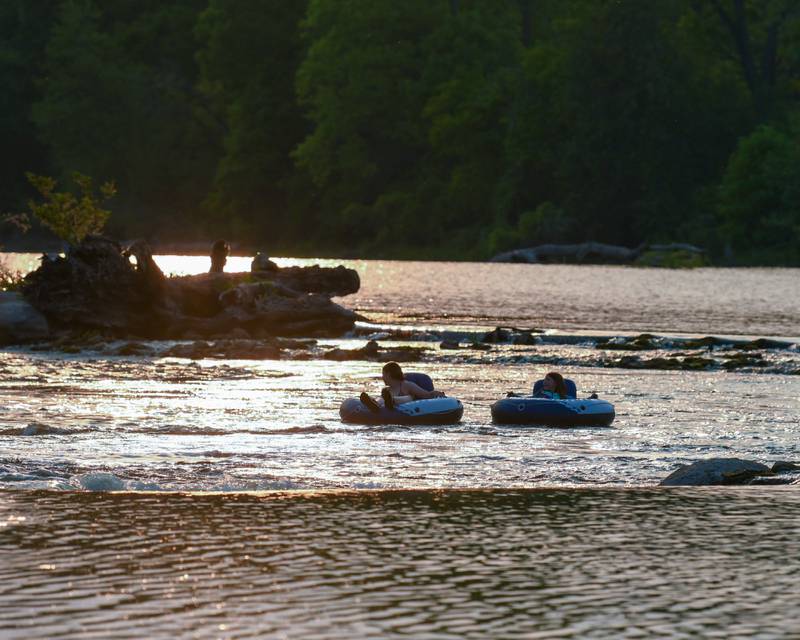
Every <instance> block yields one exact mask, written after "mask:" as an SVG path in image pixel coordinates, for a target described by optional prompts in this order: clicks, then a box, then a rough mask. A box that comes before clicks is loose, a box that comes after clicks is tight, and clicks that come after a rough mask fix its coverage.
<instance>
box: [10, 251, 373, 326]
mask: <svg viewBox="0 0 800 640" xmlns="http://www.w3.org/2000/svg"><path fill="white" fill-rule="evenodd" d="M131 258H135V260H131ZM359 286H360V282H359V278H358V273H356V272H355V271H354V270H352V269H345V268H344V267H337V268H336V269H324V268H321V267H318V266H314V267H307V268H306V267H292V268H289V269H277V268H276V269H275V270H271V271H268V272H258V273H206V274H201V275H197V276H186V277H179V278H167V277H165V276H164V274H163V273H162V272H161V270H160V269H159V268H158V265H157V264H156V263H155V261H154V260H153V257H152V253H151V251H150V249H149V247H147V245H146V244H144V243H141V242H137V243H134V244H133V245H132V246H131V247H129V248H128V249H127V250H124V251H123V249H122V247H121V246H120V245H119V244H118V243H116V242H114V241H112V240H109V239H107V238H103V237H100V236H90V237H88V238H86V239H85V240H84V241H83V242H82V243H81V244H80V245H78V246H77V247H74V248H73V249H71V250H70V252H69V253H68V254H67V255H66V256H65V257H63V258H57V259H55V260H44V261H43V262H42V265H41V266H40V267H39V268H38V269H37V270H36V271H34V272H32V273H31V274H29V275H28V276H26V278H25V283H24V285H23V287H22V292H23V295H24V296H25V298H26V300H27V301H28V302H29V303H30V304H31V305H32V306H33V307H34V308H35V309H37V310H38V311H39V312H41V313H42V314H43V315H44V316H45V317H46V318H47V321H48V322H49V324H50V327H51V328H53V329H54V330H56V331H67V332H82V331H100V332H103V333H106V334H110V335H114V336H139V337H143V338H153V339H180V338H183V337H186V336H223V337H224V336H225V335H226V334H229V333H231V332H233V331H237V330H238V331H239V333H240V334H241V333H242V332H243V331H244V332H247V334H250V335H253V336H256V337H266V336H298V335H307V336H330V335H341V334H342V333H344V332H346V331H348V330H350V329H352V328H353V325H354V323H355V321H356V320H357V319H359V317H360V316H358V315H357V314H356V313H354V312H353V311H350V310H348V309H345V308H344V307H342V306H340V305H338V304H336V303H334V302H333V301H332V300H331V296H334V295H337V296H341V295H347V294H349V293H355V292H356V291H358V289H359Z"/></svg>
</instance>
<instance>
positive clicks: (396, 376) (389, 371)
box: [383, 362, 403, 380]
mask: <svg viewBox="0 0 800 640" xmlns="http://www.w3.org/2000/svg"><path fill="white" fill-rule="evenodd" d="M383 372H384V373H385V374H386V375H387V376H389V377H390V378H392V380H403V370H402V369H401V368H400V365H399V364H397V363H396V362H387V363H386V364H385V365H383Z"/></svg>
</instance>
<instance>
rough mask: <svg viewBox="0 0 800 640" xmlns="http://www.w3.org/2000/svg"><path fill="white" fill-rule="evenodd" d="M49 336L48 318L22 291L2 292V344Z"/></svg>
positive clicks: (0, 328)
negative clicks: (26, 298)
mask: <svg viewBox="0 0 800 640" xmlns="http://www.w3.org/2000/svg"><path fill="white" fill-rule="evenodd" d="M49 336H50V326H49V325H48V323H47V319H46V318H45V317H44V315H42V314H41V313H40V312H39V311H37V310H36V309H35V308H34V307H33V305H31V304H30V303H29V302H28V301H27V300H25V298H24V297H23V296H22V294H21V293H19V292H17V291H3V292H0V344H3V345H6V344H19V343H22V342H34V341H36V340H46V339H47V338H48V337H49Z"/></svg>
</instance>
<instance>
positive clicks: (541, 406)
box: [492, 397, 614, 427]
mask: <svg viewBox="0 0 800 640" xmlns="http://www.w3.org/2000/svg"><path fill="white" fill-rule="evenodd" d="M492 420H493V421H494V422H498V423H501V424H541V425H546V426H551V427H589V426H598V427H607V426H608V425H610V424H611V423H612V422H614V405H612V404H611V403H610V402H607V401H606V400H593V399H586V400H578V399H577V398H568V399H566V400H550V399H549V398H532V397H522V398H503V399H502V400H498V401H497V402H495V403H494V404H493V405H492Z"/></svg>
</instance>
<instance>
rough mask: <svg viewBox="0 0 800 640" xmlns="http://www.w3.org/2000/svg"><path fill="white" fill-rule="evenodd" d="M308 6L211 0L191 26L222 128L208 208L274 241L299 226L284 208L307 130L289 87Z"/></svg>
mask: <svg viewBox="0 0 800 640" xmlns="http://www.w3.org/2000/svg"><path fill="white" fill-rule="evenodd" d="M305 10H306V3H305V2H283V1H281V0H268V1H266V2H264V1H257V0H246V1H244V2H242V1H239V0H212V1H211V2H210V3H209V6H208V8H207V9H206V10H205V11H204V12H203V13H202V14H201V16H200V19H199V21H198V24H197V28H196V33H197V36H198V40H199V43H200V50H199V53H198V60H199V62H200V69H201V90H202V92H203V95H205V96H206V97H207V99H208V100H209V103H210V104H211V105H213V110H214V113H215V115H216V117H217V118H218V120H219V122H220V123H221V127H222V132H223V150H222V155H221V157H220V158H219V160H218V162H217V165H216V171H215V176H214V188H213V191H212V192H211V194H210V196H209V198H208V200H207V203H206V204H207V207H208V208H209V209H210V210H211V211H212V215H213V216H214V218H215V219H217V220H223V219H227V220H228V221H230V220H233V221H235V223H234V225H230V226H238V227H239V229H240V230H242V231H250V232H252V231H254V230H256V231H259V232H265V233H268V234H269V236H270V240H271V242H273V243H274V242H276V241H278V240H279V236H281V235H282V234H283V235H285V234H287V233H290V232H291V231H293V230H296V229H297V228H298V227H300V225H298V224H297V222H298V221H296V220H290V219H289V216H288V215H287V213H288V210H289V208H290V205H291V200H290V199H291V194H292V193H293V191H294V189H295V187H294V184H295V182H296V179H295V171H294V164H293V162H292V159H291V158H290V153H291V151H292V150H293V149H294V148H295V147H296V146H297V145H298V144H299V143H300V142H301V141H302V139H303V138H304V137H305V135H306V134H307V133H308V125H307V122H306V120H305V118H304V117H303V114H302V112H301V110H300V108H299V107H298V105H297V101H296V97H295V87H294V82H295V74H296V71H297V67H298V65H299V63H300V59H301V56H302V53H303V45H302V42H301V39H300V32H299V25H300V21H301V20H302V18H303V16H304V15H305Z"/></svg>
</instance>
